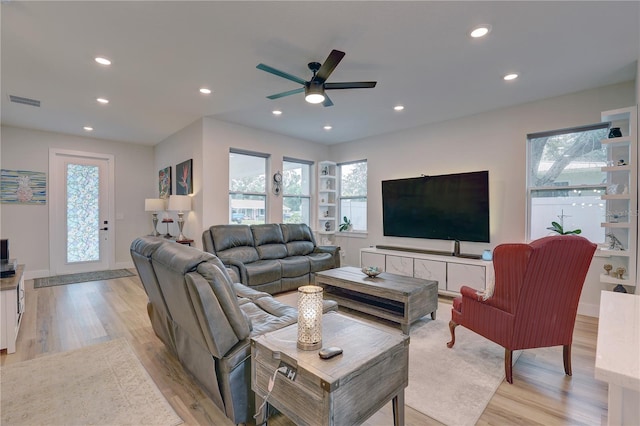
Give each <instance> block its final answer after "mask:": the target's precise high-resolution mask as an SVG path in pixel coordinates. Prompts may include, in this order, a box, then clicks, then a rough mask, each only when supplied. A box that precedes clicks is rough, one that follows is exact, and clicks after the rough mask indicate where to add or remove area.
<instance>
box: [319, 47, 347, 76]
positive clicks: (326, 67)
mask: <svg viewBox="0 0 640 426" xmlns="http://www.w3.org/2000/svg"><path fill="white" fill-rule="evenodd" d="M342 58H344V52H341V51H339V50H335V49H334V50H332V51H331V53H329V56H327V59H326V60H325V61H324V63H323V64H322V66H321V67H320V69H319V70H318V73H317V74H316V76H315V78H314V80H315V81H319V82H320V83H324V82H325V81H327V78H329V76H330V75H331V73H332V72H333V70H334V69H335V68H336V67H337V66H338V64H339V63H340V61H341V60H342Z"/></svg>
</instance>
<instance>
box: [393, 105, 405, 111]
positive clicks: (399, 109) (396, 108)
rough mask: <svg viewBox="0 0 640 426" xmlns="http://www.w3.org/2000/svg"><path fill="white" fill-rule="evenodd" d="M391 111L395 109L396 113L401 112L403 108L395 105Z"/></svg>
mask: <svg viewBox="0 0 640 426" xmlns="http://www.w3.org/2000/svg"><path fill="white" fill-rule="evenodd" d="M393 109H395V110H396V111H402V110H403V109H404V106H402V105H396V106H394V107H393Z"/></svg>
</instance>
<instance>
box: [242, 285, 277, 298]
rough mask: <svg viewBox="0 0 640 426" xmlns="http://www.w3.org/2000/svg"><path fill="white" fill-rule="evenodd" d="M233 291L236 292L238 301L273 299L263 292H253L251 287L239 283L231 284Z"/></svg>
mask: <svg viewBox="0 0 640 426" xmlns="http://www.w3.org/2000/svg"><path fill="white" fill-rule="evenodd" d="M233 289H234V291H235V292H236V296H238V298H240V299H246V300H256V299H260V298H261V297H273V296H271V295H270V294H269V293H265V292H264V291H258V290H254V289H252V288H251V287H247V286H246V285H244V284H241V283H233Z"/></svg>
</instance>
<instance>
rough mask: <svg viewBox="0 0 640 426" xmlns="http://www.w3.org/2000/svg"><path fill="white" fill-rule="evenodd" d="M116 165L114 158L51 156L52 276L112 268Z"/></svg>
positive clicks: (60, 153) (86, 154) (78, 154)
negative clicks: (114, 170)
mask: <svg viewBox="0 0 640 426" xmlns="http://www.w3.org/2000/svg"><path fill="white" fill-rule="evenodd" d="M113 163H114V159H113V156H112V155H109V154H96V153H89V152H78V151H64V150H51V151H50V153H49V171H50V176H51V182H50V185H49V186H50V191H49V194H50V198H49V200H50V202H49V235H50V239H49V253H50V255H49V258H50V262H49V263H50V266H49V269H50V271H49V272H50V274H51V275H60V274H70V273H76V272H91V271H101V270H107V269H110V266H111V264H112V263H113V256H114V244H113V237H112V236H113V235H115V234H114V229H113V226H114V223H113V214H112V212H113V211H114V209H113V197H112V194H113V182H114V176H113V169H114V165H113Z"/></svg>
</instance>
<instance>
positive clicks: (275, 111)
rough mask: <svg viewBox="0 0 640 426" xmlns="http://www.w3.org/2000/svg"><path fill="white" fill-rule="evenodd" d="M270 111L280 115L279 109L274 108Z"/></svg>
mask: <svg viewBox="0 0 640 426" xmlns="http://www.w3.org/2000/svg"><path fill="white" fill-rule="evenodd" d="M271 113H272V114H273V115H282V111H280V110H279V109H274V110H273V111H271Z"/></svg>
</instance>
